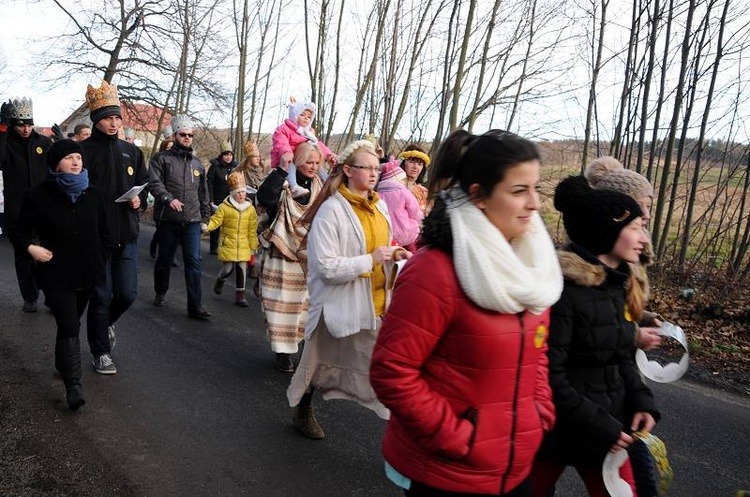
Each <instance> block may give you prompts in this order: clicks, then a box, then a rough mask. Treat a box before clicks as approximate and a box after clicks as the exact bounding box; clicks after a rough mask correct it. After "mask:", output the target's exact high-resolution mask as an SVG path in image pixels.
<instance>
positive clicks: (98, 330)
mask: <svg viewBox="0 0 750 497" xmlns="http://www.w3.org/2000/svg"><path fill="white" fill-rule="evenodd" d="M86 103H87V104H88V106H89V110H90V117H91V121H92V122H93V123H94V127H93V129H92V131H91V137H90V138H88V139H86V140H84V141H82V142H81V148H82V149H83V165H84V167H85V168H86V169H88V175H89V181H90V182H91V184H92V185H94V186H95V187H96V188H97V189H98V190H99V191H100V192H101V194H102V197H103V198H104V206H105V213H106V215H107V224H108V227H109V230H110V232H111V233H112V245H113V246H112V247H111V250H110V251H111V257H110V259H109V260H108V261H107V266H106V271H105V273H106V280H105V282H104V283H103V284H101V285H98V286H96V287H95V288H94V292H93V295H92V296H91V301H90V303H89V310H88V316H87V330H88V340H89V347H90V349H91V354H92V355H93V356H94V368H95V369H96V371H97V372H98V373H101V374H114V373H116V372H117V368H116V367H115V364H114V362H113V361H112V357H111V355H110V354H111V350H112V347H113V346H114V336H115V335H114V326H115V323H116V322H117V320H118V319H119V318H120V316H122V315H123V314H124V313H125V311H127V310H128V309H129V308H130V306H131V305H132V303H133V302H134V301H135V299H136V297H137V295H138V244H137V239H138V233H139V231H140V228H139V224H138V221H139V207H140V206H141V203H142V202H145V195H147V193H146V192H145V190H144V191H143V192H141V197H138V196H134V197H133V198H132V199H130V200H129V201H125V202H122V201H121V202H117V201H116V200H117V199H118V198H119V197H120V196H121V195H123V194H124V193H125V192H127V191H129V190H130V189H131V188H133V187H134V186H140V185H144V184H146V183H148V171H147V170H146V165H145V163H144V160H143V153H142V152H141V150H140V149H139V148H138V147H136V146H135V145H133V144H132V143H128V142H126V141H124V140H120V139H119V138H118V132H119V131H120V127H121V126H122V112H121V110H120V101H119V98H118V96H117V88H116V87H114V86H111V85H109V84H108V83H107V82H106V81H103V82H102V86H101V87H100V88H93V87H92V86H91V85H89V87H88V89H87V91H86Z"/></svg>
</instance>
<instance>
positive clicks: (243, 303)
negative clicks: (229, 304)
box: [234, 290, 250, 307]
mask: <svg viewBox="0 0 750 497" xmlns="http://www.w3.org/2000/svg"><path fill="white" fill-rule="evenodd" d="M234 304H235V305H237V306H239V307H248V306H249V305H250V304H248V303H247V299H246V298H245V290H237V292H236V293H235V296H234Z"/></svg>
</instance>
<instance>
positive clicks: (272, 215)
mask: <svg viewBox="0 0 750 497" xmlns="http://www.w3.org/2000/svg"><path fill="white" fill-rule="evenodd" d="M287 176H288V173H287V172H286V171H285V170H283V169H282V168H280V167H277V168H275V169H273V170H272V171H271V172H270V173H269V175H268V176H266V179H264V180H263V183H261V184H260V186H259V187H258V193H257V195H256V200H255V201H256V203H257V204H258V205H260V206H261V207H265V208H266V212H268V220H269V222H273V221H274V220H275V219H276V214H277V213H278V210H279V199H280V198H281V190H282V189H283V188H284V181H286V177H287ZM312 182H313V179H312V178H308V177H307V176H305V175H303V174H300V173H299V171H298V172H297V184H298V185H299V186H301V187H302V188H307V189H308V190H310V189H311V188H312ZM294 201H295V202H297V203H298V204H300V205H307V203H308V202H309V201H310V194H309V193H308V194H307V195H303V196H301V197H297V198H295V199H294Z"/></svg>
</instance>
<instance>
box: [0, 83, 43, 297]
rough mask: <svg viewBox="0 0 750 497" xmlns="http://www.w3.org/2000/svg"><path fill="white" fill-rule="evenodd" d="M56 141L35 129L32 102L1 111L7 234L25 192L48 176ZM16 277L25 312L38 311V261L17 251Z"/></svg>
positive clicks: (15, 102)
mask: <svg viewBox="0 0 750 497" xmlns="http://www.w3.org/2000/svg"><path fill="white" fill-rule="evenodd" d="M51 145H52V141H51V140H50V139H49V138H47V137H45V136H42V135H40V134H39V133H37V132H36V131H35V130H34V116H33V108H32V103H31V99H27V98H20V99H13V100H11V101H8V102H6V103H3V104H2V109H0V169H2V170H3V194H4V196H5V228H4V229H5V231H6V232H8V233H10V232H11V231H12V230H13V227H14V223H15V222H16V221H17V219H18V215H19V213H20V211H21V201H22V199H23V195H24V193H26V191H28V190H29V189H30V188H31V187H32V186H36V185H38V184H39V183H41V182H42V181H44V179H45V178H46V177H47V163H46V153H47V149H48V148H49V147H50V146H51ZM14 258H15V264H16V277H17V278H18V286H19V288H20V289H21V296H22V297H23V310H24V312H36V310H37V303H36V301H37V299H38V298H39V289H38V287H37V284H36V280H35V278H34V261H33V259H31V257H30V256H29V254H28V253H26V252H25V251H18V250H14Z"/></svg>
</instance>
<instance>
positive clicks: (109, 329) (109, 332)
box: [107, 324, 117, 350]
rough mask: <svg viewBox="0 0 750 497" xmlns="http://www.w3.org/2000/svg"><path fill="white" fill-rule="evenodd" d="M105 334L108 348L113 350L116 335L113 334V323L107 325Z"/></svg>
mask: <svg viewBox="0 0 750 497" xmlns="http://www.w3.org/2000/svg"><path fill="white" fill-rule="evenodd" d="M107 336H108V337H109V350H114V349H115V345H116V344H117V336H116V335H115V325H113V324H110V325H109V326H107Z"/></svg>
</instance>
